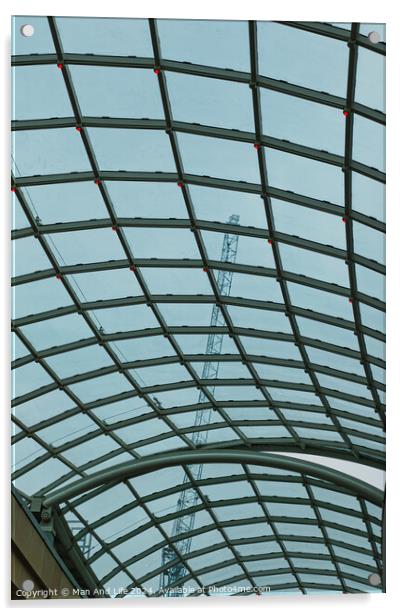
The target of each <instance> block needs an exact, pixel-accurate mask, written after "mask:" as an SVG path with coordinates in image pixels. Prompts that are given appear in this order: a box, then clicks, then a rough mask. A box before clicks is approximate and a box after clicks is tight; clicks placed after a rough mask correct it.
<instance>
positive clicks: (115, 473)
mask: <svg viewBox="0 0 402 616" xmlns="http://www.w3.org/2000/svg"><path fill="white" fill-rule="evenodd" d="M211 462H213V463H218V464H219V463H238V464H239V468H240V469H241V470H240V473H239V474H238V475H230V476H224V477H222V476H218V477H214V478H205V479H196V478H195V477H194V475H193V473H192V472H191V470H190V468H189V465H191V464H194V463H203V464H204V463H211ZM249 464H252V465H253V467H255V466H260V467H261V472H258V471H256V470H254V471H250V470H249V468H248V465H249ZM177 465H183V467H184V468H185V471H186V474H187V476H188V483H187V484H182V483H181V481H180V473H178V474H177V485H175V486H174V487H170V488H167V489H164V490H157V491H156V492H153V493H152V494H150V495H148V496H140V495H139V493H138V491H137V490H136V488H135V487H134V485H133V484H132V483H130V482H128V481H127V480H128V479H129V478H133V477H136V476H141V475H143V474H146V473H150V472H152V471H155V470H157V469H159V468H167V467H169V466H177ZM270 468H277V469H283V470H286V471H291V473H292V474H291V475H285V476H283V475H280V476H278V475H277V474H270V472H269V469H270ZM294 473H298V475H297V476H295V474H294ZM241 478H244V479H245V480H247V481H248V483H249V484H250V485H251V486H252V489H253V491H254V493H255V496H254V497H240V498H235V499H233V498H231V499H227V500H214V501H212V500H211V499H207V500H206V496H205V494H204V492H203V491H202V489H203V488H204V487H207V486H208V485H217V484H220V483H224V484H227V483H230V482H236V481H238V480H239V479H241ZM264 479H265V480H269V481H277V482H283V481H286V482H290V483H298V484H301V485H303V486H304V487H305V488H306V490H307V494H308V498H307V499H303V498H298V497H292V496H289V497H276V496H265V495H264V496H263V495H261V493H260V490H259V488H258V487H257V481H258V480H264ZM121 481H123V482H124V483H125V485H126V486H127V487H128V488H129V489H130V491H131V492H132V493H133V496H134V499H133V502H132V504H129V505H125V506H123V507H121V508H120V509H117V510H115V511H113V513H111V514H108V515H107V516H104V517H103V518H100V519H99V520H97V521H96V522H95V523H92V524H89V525H87V526H86V527H85V528H84V529H83V530H82V531H81V532H80V533H78V534H77V535H76V536H75V538H74V542H79V541H80V540H81V539H82V537H84V536H85V534H86V533H88V532H90V533H91V535H92V536H94V537H95V538H96V539H97V541H99V543H100V545H101V548H100V549H99V550H97V551H96V552H94V553H93V554H92V555H91V557H90V558H89V559H88V563H89V564H90V563H92V562H94V561H95V560H96V559H97V558H99V557H100V556H101V555H102V554H105V553H108V554H109V555H111V554H112V552H111V550H113V548H114V547H116V546H117V545H119V544H122V543H124V542H126V541H127V540H128V539H130V538H131V539H132V538H135V537H137V536H139V535H140V534H141V533H142V532H144V531H145V530H147V529H149V528H152V527H156V528H158V530H159V531H160V532H161V534H162V535H163V537H164V541H163V542H162V543H159V544H157V545H152V546H150V547H149V548H147V549H145V550H143V551H142V552H140V553H138V554H135V555H134V556H133V557H132V558H130V559H129V560H128V561H125V562H124V563H120V564H118V565H117V566H116V567H115V568H114V569H112V570H111V571H110V572H109V573H108V574H107V575H106V576H104V578H102V580H100V582H101V584H104V585H107V583H108V581H109V580H111V579H112V578H113V577H114V576H115V575H116V574H117V573H118V572H119V571H120V570H124V571H127V567H130V566H131V565H132V564H134V563H136V562H139V561H141V560H142V559H143V558H145V557H146V556H147V555H149V554H151V553H153V552H155V551H158V550H162V549H163V547H164V546H166V545H169V546H170V547H171V549H172V550H173V551H176V553H177V558H179V559H180V553H178V552H177V548H175V543H176V542H177V539H176V538H175V537H171V536H168V535H167V533H166V532H165V531H164V530H163V525H166V522H168V521H169V520H171V521H174V520H175V519H176V517H177V516H178V515H180V513H179V512H178V511H174V512H172V513H169V514H165V515H163V516H158V517H157V518H156V517H155V515H153V514H152V513H151V509H150V508H149V505H148V503H151V502H152V501H154V500H157V499H159V498H161V497H165V496H167V495H169V494H175V493H177V494H179V493H180V492H181V491H182V490H183V485H184V487H187V486H188V487H192V489H194V490H195V491H196V492H197V494H198V495H199V504H197V505H196V506H194V507H192V508H191V510H194V512H196V511H201V510H203V509H204V508H207V510H208V511H209V512H210V514H211V516H212V519H213V524H212V525H209V526H203V527H198V528H195V529H192V530H191V531H189V532H187V533H184V534H183V535H180V537H183V538H184V537H186V536H191V537H192V536H197V535H199V534H200V533H206V532H208V531H210V530H212V529H215V528H216V529H217V530H219V532H220V533H221V534H222V536H223V539H224V541H223V542H221V543H218V544H214V545H212V546H210V545H208V546H207V547H206V548H204V549H198V550H193V551H192V552H191V553H190V554H188V556H187V559H186V561H185V562H184V563H183V565H184V566H185V567H186V570H188V571H189V574H187V575H185V576H184V578H182V580H181V583H183V584H185V582H186V581H188V580H190V579H193V580H195V581H197V583H198V584H199V585H200V586H201V584H200V582H199V576H200V575H203V574H206V573H208V572H214V571H215V570H219V569H220V568H222V566H230V565H231V564H234V563H236V564H239V565H240V566H241V567H242V569H243V570H244V571H245V576H246V577H247V578H248V582H249V584H250V585H251V586H258V585H257V584H255V582H253V581H252V580H253V578H252V576H250V573H249V571H248V569H247V566H249V563H252V561H253V560H261V559H263V558H267V559H268V561H269V560H270V559H272V558H276V557H278V556H283V557H285V559H286V560H287V561H288V564H289V569H280V570H275V573H274V574H280V573H288V572H289V573H292V574H293V575H294V578H295V582H294V583H293V584H289V585H287V586H286V587H288V588H292V587H295V588H298V589H299V591H300V592H302V593H303V594H304V593H306V592H308V589H309V588H314V587H315V584H311V583H308V584H306V583H304V582H303V581H302V580H301V579H300V575H303V574H304V573H306V574H310V575H311V574H314V575H317V579H318V580H319V576H320V575H333V576H334V582H335V579H336V576H338V579H339V580H340V583H341V588H342V591H343V592H356V589H355V590H354V591H353V581H354V582H358V583H360V584H367V580H365V579H364V578H361V577H359V576H356V575H354V574H350V573H345V572H342V571H341V569H340V566H342V564H346V565H351V566H354V567H358V568H360V569H362V570H366V571H367V574H369V573H370V572H375V571H377V572H380V574H381V571H382V564H381V555H380V554H378V552H377V547H376V542H379V541H380V538H379V537H378V536H376V535H375V533H374V534H373V531H372V528H371V524H372V523H375V524H376V525H377V526H378V528H381V520H379V519H376V518H374V517H373V516H372V515H370V514H369V513H368V511H367V507H366V505H365V503H366V500H368V501H369V502H372V503H374V504H376V505H377V506H378V507H381V506H382V502H383V493H382V492H381V491H380V490H377V489H376V488H373V487H372V486H370V485H368V484H365V483H363V482H361V481H360V480H356V479H354V478H352V477H350V476H348V475H346V474H344V473H341V472H339V471H334V470H332V469H329V468H328V467H324V466H322V465H317V464H315V463H311V462H306V461H305V460H300V459H295V458H288V457H285V456H280V455H270V454H266V453H257V452H251V451H247V450H246V451H234V450H228V451H219V450H215V451H205V450H199V451H197V452H189V451H182V452H169V453H167V454H159V455H154V456H149V457H148V458H143V459H141V460H138V461H137V462H134V463H126V464H120V465H117V466H115V467H112V468H110V469H107V470H103V471H100V472H98V473H95V474H93V475H92V476H90V477H88V478H86V479H83V480H80V481H77V482H75V483H73V484H70V485H69V486H66V487H65V488H62V489H60V490H55V491H54V492H53V493H50V494H48V495H46V496H45V497H42V505H43V507H50V508H54V507H55V506H56V507H57V506H58V505H59V506H62V503H64V502H65V503H66V504H65V505H63V506H62V509H61V512H62V513H63V515H66V514H67V513H68V512H69V511H73V512H74V513H75V515H78V516H79V514H77V509H76V508H77V507H78V506H79V505H82V504H83V503H84V502H86V501H88V500H90V499H91V498H93V496H94V495H99V494H100V492H103V491H105V490H107V489H108V488H109V487H110V486H112V485H115V484H117V483H120V482H121ZM312 487H313V488H314V487H324V488H326V489H327V490H328V489H329V490H333V491H334V492H335V494H336V492H340V493H346V494H353V495H355V496H357V497H358V499H359V501H360V506H361V510H360V513H359V512H357V511H356V510H351V509H347V508H345V507H342V506H339V505H338V504H336V497H335V502H334V503H329V502H326V501H325V502H324V501H320V500H319V499H316V498H315V497H314V494H313V491H312ZM252 502H255V503H258V504H259V505H260V506H261V507H262V512H263V513H264V515H262V516H261V517H259V518H244V519H240V520H232V521H225V522H220V521H219V519H218V517H217V516H216V514H215V513H214V511H215V509H216V508H218V509H219V508H220V507H225V506H234V505H236V504H246V503H252ZM278 502H281V503H287V504H289V505H291V504H299V505H300V504H305V505H306V504H307V505H310V506H312V507H313V510H314V513H315V517H316V521H317V523H318V526H319V528H320V530H321V532H322V538H321V539H320V538H318V537H311V536H308V535H307V536H306V535H305V534H303V535H302V536H300V537H298V535H297V534H292V535H289V536H283V535H281V533H279V531H278V529H277V527H276V525H277V524H278V523H281V522H283V523H290V522H294V523H296V524H302V525H303V524H314V520H313V519H311V518H292V517H289V518H288V517H281V516H275V515H272V514H270V513H269V507H270V503H278ZM137 507H141V508H142V509H143V510H144V512H146V513H147V515H148V517H149V521H148V522H147V523H146V524H144V525H141V526H138V527H136V528H135V530H131V531H129V532H127V533H125V534H123V535H121V534H119V536H118V538H117V539H114V540H113V541H108V542H105V541H103V540H100V538H99V536H98V535H97V531H96V529H97V528H99V527H101V526H103V525H104V524H106V523H107V522H108V520H111V519H114V518H116V517H117V516H119V515H122V514H123V513H126V512H128V511H130V510H131V509H133V508H137ZM322 508H326V509H330V510H331V511H336V512H339V513H343V514H346V515H349V516H352V517H355V518H356V519H359V518H360V517H361V519H362V520H363V521H364V522H365V524H366V527H367V535H365V533H364V532H363V531H360V530H357V529H353V528H350V527H348V526H343V525H342V523H340V524H339V523H335V522H330V521H327V520H324V519H323V518H322V516H321V513H320V512H321V509H322ZM290 513H291V512H290ZM261 522H267V524H268V526H269V527H270V528H271V531H272V534H270V535H267V536H263V537H260V538H259V539H257V538H254V540H253V541H254V542H256V541H257V540H258V541H275V542H277V544H278V546H279V547H280V550H281V551H280V552H279V553H271V554H269V555H268V554H256V555H255V556H249V557H243V556H242V557H241V558H239V554H238V552H237V551H236V546H237V545H241V544H244V543H249V542H250V541H251V540H249V539H243V540H240V539H239V540H233V539H230V538H229V536H228V534H227V532H226V529H229V528H231V527H233V526H238V525H241V524H245V525H252V524H257V523H261ZM327 529H336V530H340V531H342V532H344V533H349V534H350V535H351V543H350V544H349V543H343V542H342V541H340V540H334V539H331V538H330V537H329V535H328V532H327ZM353 536H356V537H365V536H367V538H368V539H369V540H370V541H371V542H372V546H373V550H374V554H375V555H376V556H375V561H376V569H374V568H373V567H372V566H369V565H363V564H362V563H360V562H359V560H358V559H357V560H356V561H355V560H350V559H349V560H348V559H347V558H344V557H340V556H337V555H336V554H335V552H334V547H336V546H338V547H341V548H342V547H344V548H347V549H348V550H349V551H350V553H353V552H356V555H357V554H359V553H362V554H366V555H369V552H368V550H367V549H364V548H362V547H358V546H357V545H354V544H353V541H352V538H353ZM173 541H175V543H173ZM288 541H299V542H300V541H303V542H305V543H306V544H308V543H320V542H321V543H323V544H324V545H325V546H326V548H327V550H328V555H327V556H323V555H319V554H318V555H317V554H309V552H308V550H306V551H305V552H291V551H289V549H287V548H286V547H285V543H286V542H288ZM222 547H228V548H229V549H230V550H231V551H232V554H233V555H234V558H233V559H232V560H229V561H224V562H223V563H222V562H220V561H218V562H217V563H216V564H215V565H211V566H209V567H204V568H202V569H200V570H199V571H198V572H194V571H193V570H192V568H191V566H190V565H189V563H188V561H189V560H190V561H191V559H192V558H195V557H197V556H200V555H203V554H206V553H208V554H209V553H211V552H214V551H215V550H219V549H221V548H222ZM303 557H304V558H307V557H308V558H312V559H313V560H314V559H317V564H318V563H319V561H322V560H323V559H324V560H329V561H330V562H331V563H332V564H333V565H334V566H335V571H336V573H334V571H331V570H330V569H329V570H325V569H324V570H323V569H319V568H317V569H311V568H302V567H295V566H294V565H293V562H292V558H303ZM113 558H115V556H113ZM168 566H170V565H165V566H161V567H158V568H157V569H155V570H152V571H151V572H149V573H147V574H145V575H144V576H142V577H141V578H139V579H135V580H134V581H133V583H132V585H131V586H132V587H133V588H134V587H139V588H142V589H143V591H144V594H146V595H147V594H149V593H148V592H147V590H146V588H144V584H146V582H147V581H149V580H152V579H153V578H154V577H155V576H156V575H159V574H160V573H161V572H162V571H163V570H164V569H166V568H167V567H168ZM269 573H271V575H272V574H273V571H270V570H269V569H267V570H266V571H265V572H259V574H266V575H269ZM240 579H241V576H239V577H238V578H237V581H238V580H240ZM235 581H236V579H235V578H233V579H232V580H225V581H223V582H222V581H219V584H220V585H223V584H224V583H227V584H229V583H231V582H232V583H234V582H235ZM217 583H218V582H217ZM317 583H318V584H319V582H317ZM350 583H351V584H350ZM349 584H350V586H349ZM283 588H285V586H283V585H280V584H279V585H273V587H272V588H271V590H281V589H283ZM321 588H322V589H328V588H329V586H328V583H325V584H323V585H322V586H321ZM334 588H336V585H335V584H334ZM338 590H340V588H339V586H338ZM206 594H208V590H207V591H206Z"/></svg>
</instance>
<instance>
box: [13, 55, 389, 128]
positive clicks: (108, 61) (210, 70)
mask: <svg viewBox="0 0 402 616" xmlns="http://www.w3.org/2000/svg"><path fill="white" fill-rule="evenodd" d="M58 61H59V58H58V56H57V54H31V55H23V54H21V55H16V56H12V57H11V64H12V66H35V65H44V64H55V65H56V64H57V63H58ZM63 61H64V62H65V64H66V65H77V66H110V67H121V68H141V69H149V70H153V69H154V67H155V60H154V58H138V57H129V56H106V55H99V54H79V53H64V54H63ZM160 69H161V70H163V71H171V72H175V73H183V74H187V75H197V76H200V77H211V78H212V79H223V80H225V81H235V82H238V83H245V84H250V83H251V80H252V75H251V73H248V72H245V71H235V70H231V69H226V68H218V67H213V66H205V65H202V64H192V63H191V62H178V61H175V60H163V59H162V60H161V61H160ZM256 85H257V86H259V87H260V88H265V89H267V90H273V91H274V92H280V93H282V94H289V95H290V96H295V97H297V98H303V99H305V100H309V101H312V102H315V103H320V104H322V105H328V106H329V107H336V108H337V109H344V108H345V98H343V97H341V96H335V95H334V94H328V93H327V92H319V91H318V90H312V89H311V88H305V87H303V86H298V85H295V84H292V83H289V82H287V81H283V80H279V79H272V78H271V77H266V76H262V75H259V76H258V79H257V82H256ZM352 111H353V112H354V113H357V114H359V115H362V116H363V117H365V118H368V119H369V120H373V121H374V122H379V123H380V124H385V114H384V113H382V112H381V111H378V110H377V109H372V108H371V107H367V106H366V105H362V104H360V103H354V104H353V107H352Z"/></svg>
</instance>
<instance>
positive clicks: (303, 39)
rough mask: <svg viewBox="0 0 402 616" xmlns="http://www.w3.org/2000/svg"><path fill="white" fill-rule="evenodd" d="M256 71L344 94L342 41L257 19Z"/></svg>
mask: <svg viewBox="0 0 402 616" xmlns="http://www.w3.org/2000/svg"><path fill="white" fill-rule="evenodd" d="M258 52H259V58H260V72H261V74H262V75H267V76H268V77H273V78H274V79H284V80H285V81H290V82H291V83H295V84H297V85H300V86H304V87H306V88H313V89H315V90H319V91H325V92H330V93H331V94H336V95H337V96H342V97H345V96H346V84H347V70H348V55H349V52H348V47H347V45H346V42H344V41H337V40H334V39H331V38H328V37H324V36H318V35H316V34H312V33H310V32H304V31H302V30H299V29H297V28H292V27H291V26H288V25H286V26H284V25H282V24H278V23H273V22H268V21H266V22H263V21H262V22H258Z"/></svg>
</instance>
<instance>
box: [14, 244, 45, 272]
mask: <svg viewBox="0 0 402 616" xmlns="http://www.w3.org/2000/svg"><path fill="white" fill-rule="evenodd" d="M12 253H13V274H14V275H15V276H21V275H23V274H29V273H30V272H31V271H32V263H35V267H37V268H38V270H46V269H52V264H51V262H50V261H49V259H48V257H47V256H46V254H45V252H44V251H43V250H42V246H41V245H40V243H39V242H38V240H37V239H35V238H34V237H25V238H21V239H19V240H14V241H13V243H12Z"/></svg>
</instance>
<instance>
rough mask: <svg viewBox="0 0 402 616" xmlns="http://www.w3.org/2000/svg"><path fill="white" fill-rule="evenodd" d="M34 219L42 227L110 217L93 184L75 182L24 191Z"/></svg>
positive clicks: (32, 187) (35, 187)
mask: <svg viewBox="0 0 402 616" xmlns="http://www.w3.org/2000/svg"><path fill="white" fill-rule="evenodd" d="M22 192H23V194H24V196H25V198H26V200H27V202H28V206H29V207H30V208H31V210H32V212H33V213H34V216H38V217H39V219H40V222H41V223H42V224H44V225H45V224H51V223H55V222H70V221H75V220H90V219H94V218H107V217H108V213H107V210H106V206H105V204H104V202H103V199H102V197H101V194H100V191H99V189H98V188H97V186H95V184H94V183H93V182H71V183H66V184H48V185H43V186H30V187H29V188H23V189H22Z"/></svg>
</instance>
